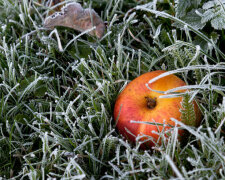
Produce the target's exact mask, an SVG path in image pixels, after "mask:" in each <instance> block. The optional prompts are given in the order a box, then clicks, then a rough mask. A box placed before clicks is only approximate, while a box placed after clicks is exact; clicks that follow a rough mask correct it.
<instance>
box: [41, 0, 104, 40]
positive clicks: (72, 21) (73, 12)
mask: <svg viewBox="0 0 225 180" xmlns="http://www.w3.org/2000/svg"><path fill="white" fill-rule="evenodd" d="M55 26H64V27H70V28H73V29H75V30H78V31H80V32H83V31H85V30H88V29H91V28H93V27H94V26H95V27H96V29H94V30H92V31H90V32H89V34H90V35H93V36H97V37H98V38H101V37H102V36H103V35H104V32H105V24H104V22H103V21H102V19H101V18H100V17H99V16H98V14H97V13H96V12H95V11H94V10H93V9H90V8H87V9H84V8H83V7H82V6H81V5H80V4H79V3H69V4H66V5H65V6H63V7H62V8H61V11H60V12H55V13H54V14H52V15H51V16H48V17H47V18H46V19H45V22H44V27H46V28H54V27H55Z"/></svg>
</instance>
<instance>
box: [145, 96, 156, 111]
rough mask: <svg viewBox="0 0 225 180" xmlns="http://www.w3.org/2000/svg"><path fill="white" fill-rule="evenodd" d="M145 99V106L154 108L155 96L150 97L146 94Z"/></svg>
mask: <svg viewBox="0 0 225 180" xmlns="http://www.w3.org/2000/svg"><path fill="white" fill-rule="evenodd" d="M145 99H146V102H147V107H148V108H149V109H154V108H155V106H156V104H157V103H156V97H155V98H151V97H148V96H146V97H145Z"/></svg>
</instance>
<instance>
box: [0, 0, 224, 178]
mask: <svg viewBox="0 0 225 180" xmlns="http://www.w3.org/2000/svg"><path fill="white" fill-rule="evenodd" d="M213 2H215V3H214V4H213ZM147 3H148V4H147ZM146 4H147V5H146ZM82 5H83V6H84V7H92V8H94V9H95V10H96V11H97V12H98V13H99V14H100V15H101V17H102V19H103V20H104V21H107V22H108V25H107V32H106V34H105V36H104V37H103V38H102V39H100V40H98V39H96V38H94V37H90V36H89V35H87V34H83V35H80V33H79V32H77V31H74V30H71V29H69V28H63V27H59V28H56V29H54V30H53V31H49V30H46V29H44V28H43V21H44V18H45V17H46V12H47V10H48V9H47V8H46V7H43V6H40V5H38V4H37V3H36V1H35V0H34V1H30V2H28V1H27V0H22V1H21V2H20V3H19V1H12V0H0V128H1V129H0V176H1V177H4V178H15V179H27V178H29V179H47V178H50V179H51V178H56V179H59V178H63V179H148V178H151V179H169V178H171V179H172V178H177V179H201V178H203V177H204V178H206V179H224V178H225V143H224V135H225V126H224V125H223V124H224V123H225V94H224V92H225V63H224V62H225V54H224V47H223V46H224V45H223V44H224V40H225V36H224V29H223V28H224V27H225V26H224V25H225V22H224V20H223V19H221V17H224V16H225V13H224V9H225V8H224V1H222V0H218V1H217V0H216V1H203V0H202V1H201V0H198V1H197V0H196V1H195V0H180V1H176V2H173V1H172V0H171V1H170V0H167V1H166V0H165V2H164V1H163V0H161V1H157V0H154V1H148V0H140V1H136V0H101V1H100V0H93V1H88V0H84V1H82ZM196 9H198V11H196ZM212 12H214V13H217V15H215V14H212ZM210 13H211V14H210ZM207 17H208V18H207ZM223 23H224V24H223ZM172 24H173V26H172ZM158 69H165V70H167V71H168V74H169V73H176V75H177V76H179V77H180V78H182V79H183V80H184V81H185V82H187V84H188V86H186V87H185V88H186V89H189V92H190V94H189V95H190V96H189V98H190V99H192V98H195V99H196V101H197V103H198V105H199V107H200V109H201V111H202V114H203V120H202V123H201V126H200V127H199V128H193V127H190V126H187V125H184V124H182V123H180V122H177V121H176V120H175V119H172V120H174V121H176V122H177V124H179V125H180V126H181V127H182V128H184V129H186V130H187V132H189V134H190V135H189V136H188V137H187V138H186V140H185V142H182V143H180V142H178V140H177V138H178V135H177V131H178V128H177V127H175V128H174V131H173V132H174V133H173V134H172V135H171V136H170V137H169V139H168V142H167V143H163V144H162V145H161V146H157V147H156V148H155V149H154V150H152V151H150V150H141V149H140V143H138V142H137V143H136V144H131V143H129V142H127V141H126V140H125V139H124V138H123V137H122V136H121V135H120V134H119V133H118V132H117V130H116V128H115V122H114V119H113V116H112V115H113V108H114V103H115V100H116V97H117V96H118V94H119V93H120V92H121V90H122V89H123V88H124V87H125V86H126V84H127V83H129V82H130V81H131V80H132V79H134V78H135V77H137V76H139V75H140V74H143V73H145V72H148V71H153V70H158ZM163 75H166V74H163ZM158 78H160V77H158ZM155 80H156V79H155ZM166 96H168V94H167V95H166ZM170 96H171V95H170ZM134 123H135V122H134Z"/></svg>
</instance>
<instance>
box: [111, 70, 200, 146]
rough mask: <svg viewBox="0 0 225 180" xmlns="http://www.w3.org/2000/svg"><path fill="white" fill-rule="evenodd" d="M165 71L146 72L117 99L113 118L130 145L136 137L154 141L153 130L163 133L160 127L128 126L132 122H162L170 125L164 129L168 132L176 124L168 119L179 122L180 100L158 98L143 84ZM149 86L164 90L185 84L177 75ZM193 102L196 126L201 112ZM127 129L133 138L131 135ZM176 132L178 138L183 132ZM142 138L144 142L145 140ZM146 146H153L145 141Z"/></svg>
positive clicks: (156, 93)
mask: <svg viewBox="0 0 225 180" xmlns="http://www.w3.org/2000/svg"><path fill="white" fill-rule="evenodd" d="M164 72H165V71H161V70H158V71H153V72H148V73H145V74H143V75H141V76H139V77H137V78H136V79H134V80H133V81H131V82H130V83H129V84H128V85H127V86H126V87H125V89H124V90H123V91H122V92H121V93H120V95H119V96H118V98H117V100H116V103H115V108H114V119H115V121H116V122H117V125H116V126H117V128H118V130H119V132H120V133H121V134H122V135H124V136H125V137H126V138H128V139H129V140H131V141H133V142H134V141H135V140H136V137H137V136H138V135H148V136H151V137H152V138H153V139H154V141H155V142H157V141H158V139H159V135H158V134H156V133H154V131H155V132H161V131H162V130H163V126H159V125H154V124H144V123H131V122H130V121H131V120H134V121H140V122H152V123H162V124H163V123H165V125H169V126H166V129H169V128H171V126H174V125H175V122H174V121H172V120H171V119H170V118H175V119H177V120H178V121H181V112H180V109H181V102H182V97H175V98H159V96H161V95H163V94H161V93H158V92H155V91H151V90H150V89H149V88H147V86H146V83H148V82H149V80H151V79H152V78H155V77H157V76H158V75H160V74H162V73H164ZM148 85H149V87H150V88H151V89H153V90H158V91H167V90H170V89H173V88H176V87H180V86H184V85H186V84H185V82H184V81H182V80H181V79H180V78H178V77H177V76H175V75H169V76H165V77H163V78H160V79H158V80H157V81H155V82H153V83H151V84H148ZM179 92H184V91H179ZM193 103H194V110H195V115H196V119H195V121H196V122H195V123H194V124H196V125H198V124H200V120H201V113H200V110H199V108H198V106H197V104H196V102H195V101H194V102H193ZM126 129H127V130H128V131H130V133H132V134H133V135H134V136H133V135H131V134H130V133H129V132H128V131H127V130H126ZM178 132H179V134H180V135H181V134H182V133H183V131H182V130H179V131H178ZM144 139H145V140H146V138H144ZM144 139H142V140H144ZM159 143H160V141H159ZM148 146H150V147H152V146H155V143H154V142H152V141H150V142H148Z"/></svg>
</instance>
